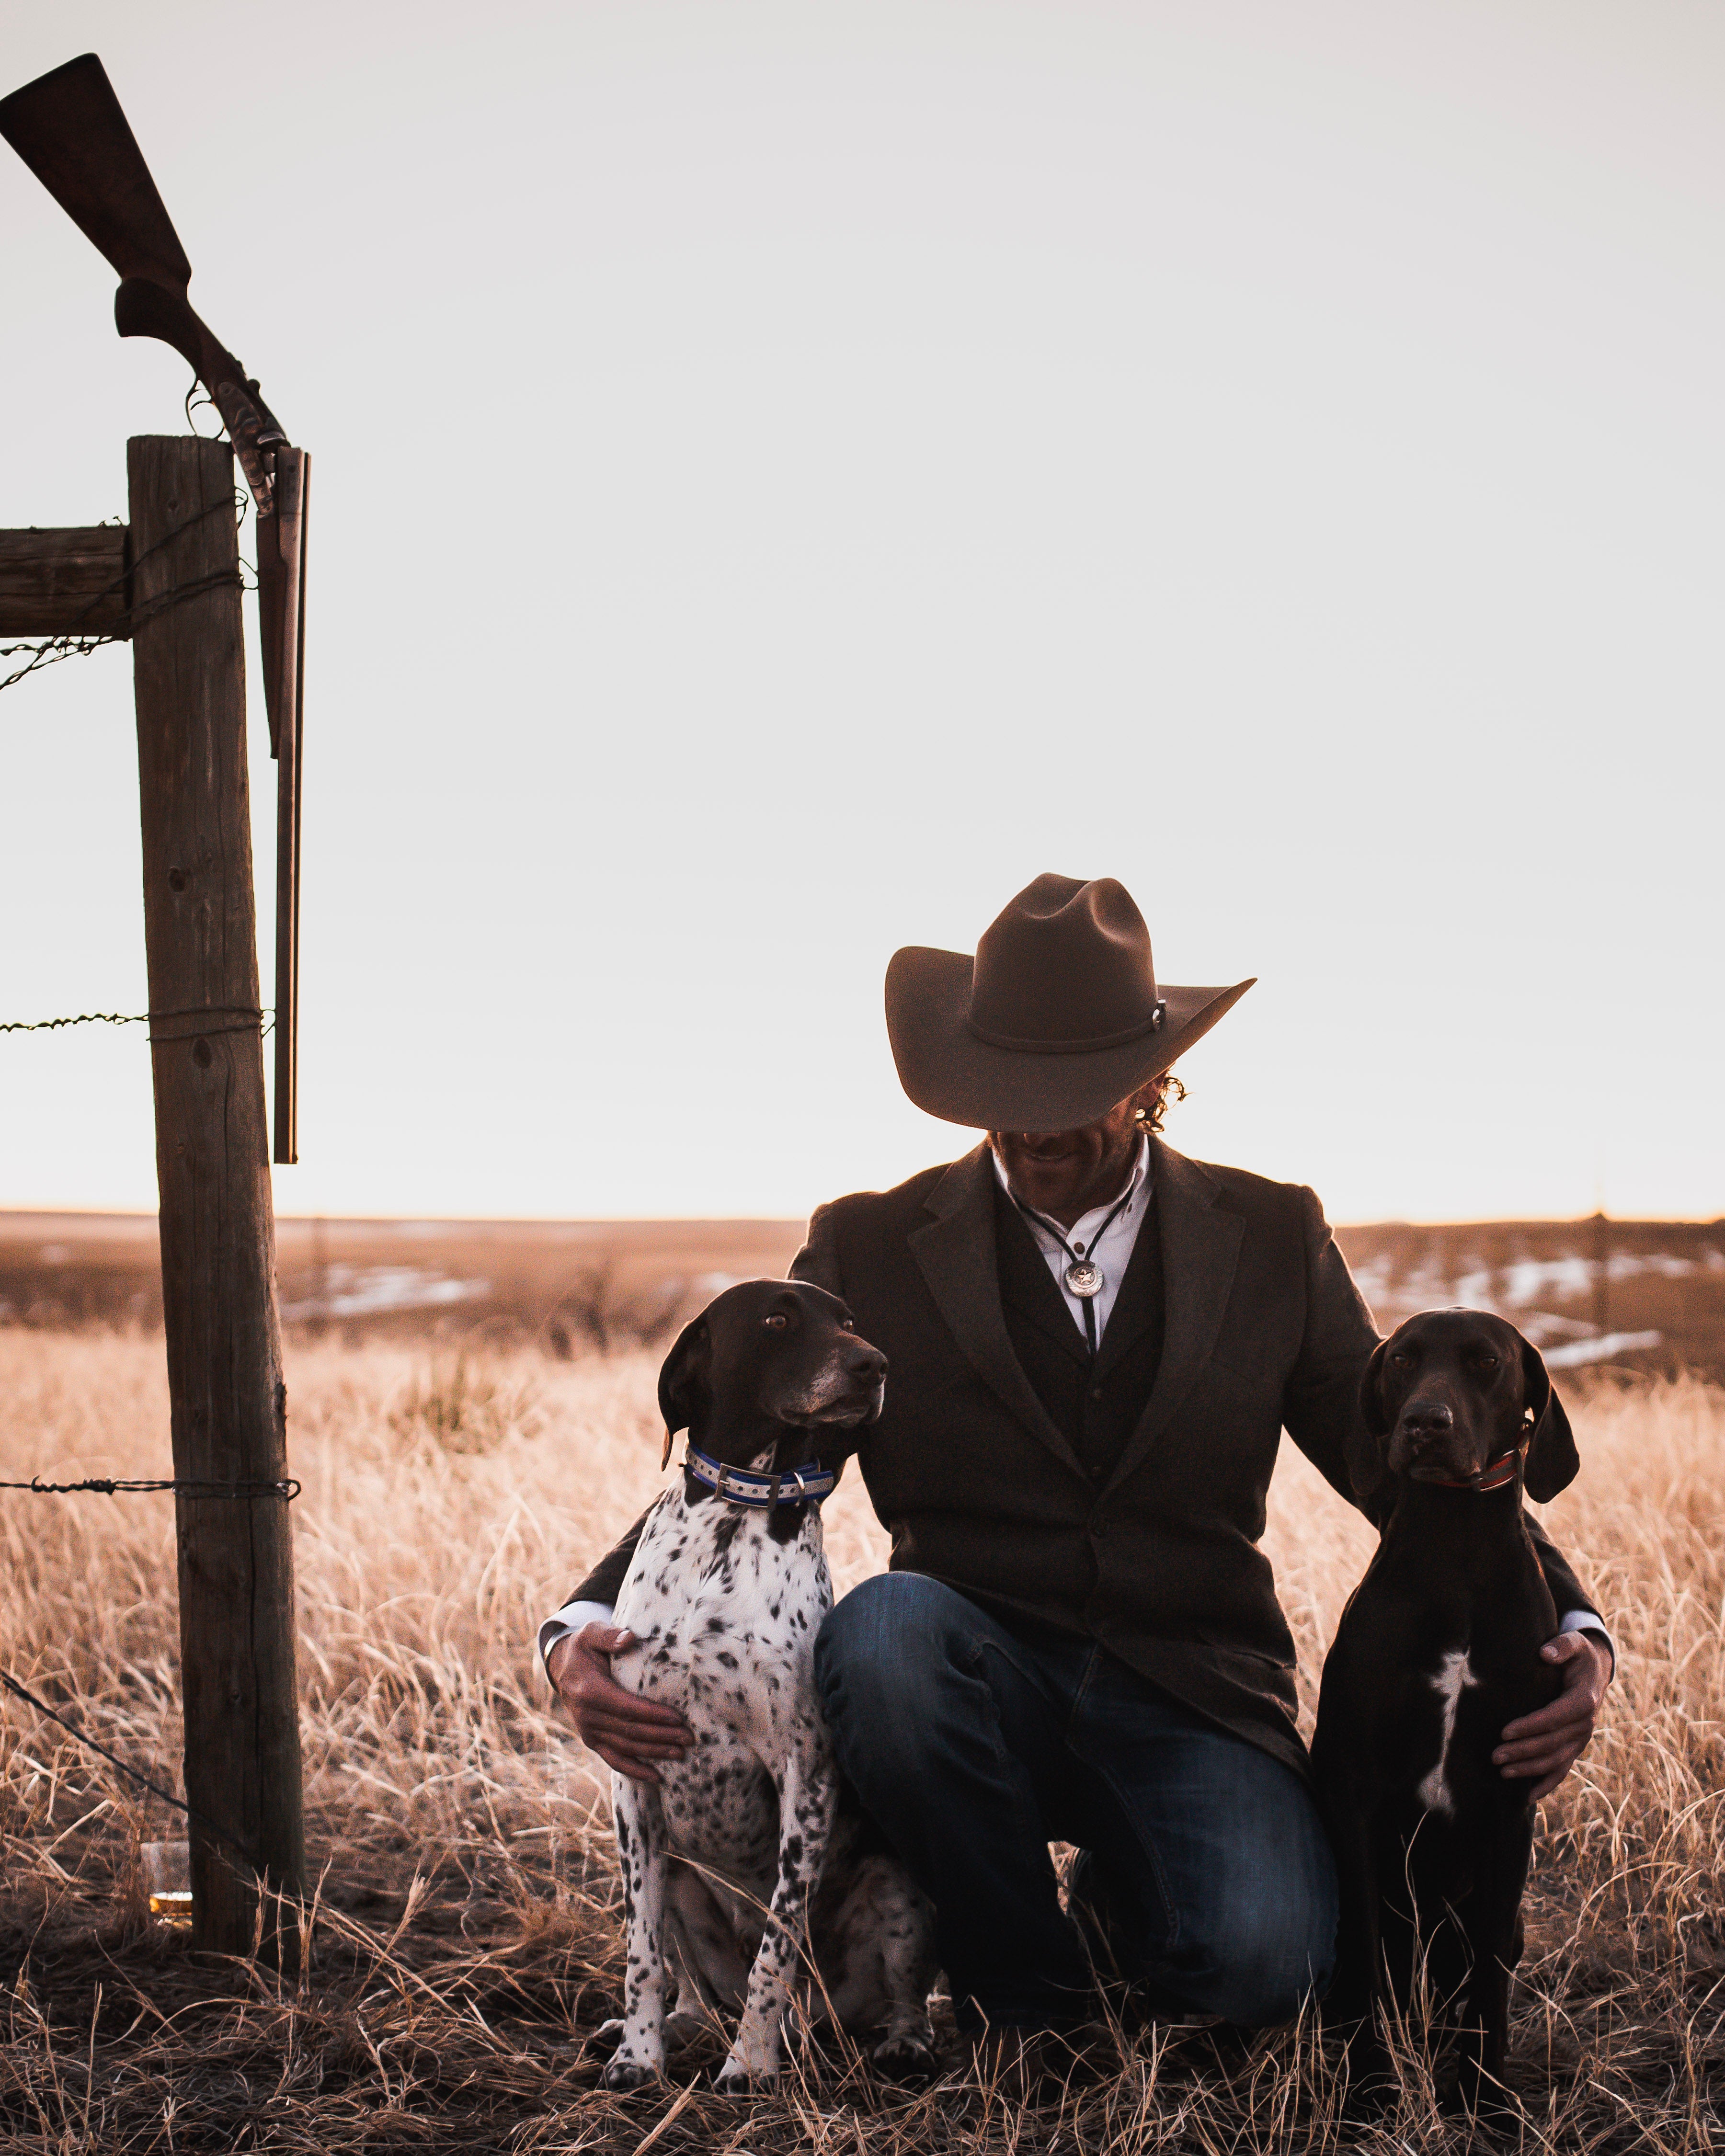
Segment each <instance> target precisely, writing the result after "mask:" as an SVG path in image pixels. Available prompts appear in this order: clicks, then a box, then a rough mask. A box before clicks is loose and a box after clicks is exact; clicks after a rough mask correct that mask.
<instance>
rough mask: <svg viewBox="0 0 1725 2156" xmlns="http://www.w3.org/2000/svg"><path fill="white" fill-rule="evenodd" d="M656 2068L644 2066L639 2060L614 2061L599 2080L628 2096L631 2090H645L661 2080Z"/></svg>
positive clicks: (609, 2087)
mask: <svg viewBox="0 0 1725 2156" xmlns="http://www.w3.org/2000/svg"><path fill="white" fill-rule="evenodd" d="M659 2077H660V2076H659V2070H658V2068H657V2067H656V2066H646V2065H644V2063H643V2062H642V2061H640V2060H639V2059H613V2060H612V2061H611V2063H610V2065H609V2066H607V2067H606V2069H605V2071H604V2072H603V2074H601V2075H600V2076H599V2079H600V2081H601V2082H603V2085H604V2086H605V2087H607V2088H608V2089H615V2090H617V2091H618V2092H620V2093H624V2094H626V2093H627V2092H629V2090H631V2089H644V2088H645V2087H648V2086H649V2084H650V2083H651V2082H656V2081H657V2080H658V2079H659Z"/></svg>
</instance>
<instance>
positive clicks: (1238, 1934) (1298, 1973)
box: [1190, 1875, 1337, 2029]
mask: <svg viewBox="0 0 1725 2156" xmlns="http://www.w3.org/2000/svg"><path fill="white" fill-rule="evenodd" d="M1336 1913H1337V1912H1336V1896H1335V1888H1334V1886H1333V1883H1332V1881H1331V1879H1330V1878H1329V1877H1328V1876H1322V1875H1321V1876H1317V1877H1313V1878H1311V1879H1309V1880H1307V1881H1304V1882H1301V1886H1296V1885H1294V1883H1293V1882H1291V1881H1282V1882H1281V1891H1279V1892H1268V1891H1260V1892H1256V1893H1254V1894H1250V1895H1248V1896H1245V1897H1241V1898H1240V1900H1238V1901H1236V1902H1234V1903H1233V1905H1232V1906H1231V1907H1222V1908H1219V1909H1217V1910H1216V1911H1215V1912H1214V1918H1213V1929H1212V1933H1211V1936H1209V1938H1198V1939H1194V1940H1192V1941H1191V1942H1190V1944H1191V1946H1192V1948H1194V1949H1195V1952H1194V1960H1195V1961H1196V1962H1197V1963H1199V1969H1198V1971H1197V1972H1196V1974H1197V1982H1196V1984H1195V1986H1194V1989H1195V1990H1196V1992H1197V1994H1198V1996H1197V1997H1196V1999H1194V2004H1196V2005H1199V2006H1201V2007H1202V2009H1203V2010H1204V2011H1205V2012H1206V2013H1209V2014H1219V2015H1221V2017H1222V2019H1223V2020H1224V2021H1232V2022H1235V2023H1236V2024H1237V2025H1239V2026H1240V2027H1241V2028H1245V2029H1274V2028H1278V2027H1280V2026H1281V2024H1282V2023H1284V2022H1286V2021H1292V2020H1295V2019H1296V2017H1297V2016H1298V2015H1299V2014H1300V2013H1301V2011H1302V2010H1304V2009H1305V2008H1306V2007H1307V2005H1311V2004H1313V2003H1315V2002H1316V2001H1317V1999H1322V1997H1323V1995H1324V1993H1325V1992H1326V1991H1327V1989H1329V1985H1330V1979H1331V1977H1332V1975H1333V1974H1334V1973H1335V1959H1336Z"/></svg>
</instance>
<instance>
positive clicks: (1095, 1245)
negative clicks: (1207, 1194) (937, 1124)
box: [988, 1137, 1156, 1346]
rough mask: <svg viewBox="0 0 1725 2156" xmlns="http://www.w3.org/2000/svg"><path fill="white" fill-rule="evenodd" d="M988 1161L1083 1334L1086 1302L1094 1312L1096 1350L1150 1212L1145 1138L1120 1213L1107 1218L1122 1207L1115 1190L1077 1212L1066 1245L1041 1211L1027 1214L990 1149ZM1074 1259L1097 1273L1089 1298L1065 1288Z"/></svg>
mask: <svg viewBox="0 0 1725 2156" xmlns="http://www.w3.org/2000/svg"><path fill="white" fill-rule="evenodd" d="M988 1158H990V1159H991V1160H992V1161H993V1163H994V1173H995V1176H996V1177H997V1178H998V1179H999V1184H1000V1188H1002V1189H1003V1190H1004V1192H1005V1193H1006V1194H1007V1196H1008V1197H1009V1198H1010V1199H1012V1201H1013V1203H1014V1204H1015V1205H1016V1206H1017V1207H1018V1209H1019V1218H1020V1219H1022V1220H1023V1222H1024V1225H1025V1226H1026V1227H1027V1228H1028V1229H1029V1230H1030V1233H1031V1234H1032V1235H1034V1237H1035V1239H1036V1247H1037V1249H1038V1250H1040V1251H1041V1253H1042V1255H1043V1257H1044V1259H1045V1261H1046V1263H1047V1265H1048V1270H1049V1271H1050V1273H1051V1274H1052V1275H1053V1276H1054V1284H1055V1286H1056V1287H1057V1288H1058V1289H1059V1290H1060V1300H1061V1301H1063V1302H1064V1303H1065V1306H1066V1307H1067V1309H1068V1310H1069V1311H1070V1312H1071V1313H1072V1322H1073V1323H1074V1324H1075V1325H1076V1327H1078V1330H1079V1331H1080V1332H1084V1306H1085V1303H1086V1301H1089V1303H1090V1306H1091V1309H1092V1310H1094V1311H1095V1312H1096V1341H1097V1344H1098V1345H1099V1346H1100V1344H1101V1338H1102V1335H1103V1334H1104V1333H1105V1332H1106V1331H1107V1329H1108V1320H1109V1317H1110V1316H1111V1314H1112V1312H1113V1309H1114V1302H1115V1298H1116V1297H1117V1296H1118V1295H1119V1293H1120V1283H1121V1281H1122V1278H1123V1277H1124V1276H1125V1273H1126V1269H1127V1265H1130V1264H1131V1262H1132V1251H1133V1250H1134V1249H1135V1248H1136V1247H1137V1240H1138V1230H1139V1229H1140V1228H1142V1226H1143V1224H1144V1221H1145V1218H1146V1216H1147V1214H1148V1213H1149V1210H1150V1201H1151V1199H1153V1197H1154V1196H1155V1194H1156V1193H1155V1186H1154V1185H1153V1183H1152V1181H1151V1178H1150V1141H1149V1139H1148V1138H1147V1137H1141V1138H1140V1139H1139V1140H1138V1157H1137V1161H1136V1162H1135V1163H1133V1166H1132V1175H1131V1178H1130V1180H1129V1182H1128V1183H1127V1188H1128V1189H1129V1190H1130V1192H1131V1195H1130V1196H1129V1197H1128V1198H1127V1201H1126V1204H1124V1205H1123V1206H1121V1209H1120V1210H1119V1212H1118V1213H1114V1217H1113V1219H1111V1220H1110V1219H1109V1218H1108V1216H1109V1214H1111V1213H1113V1212H1114V1208H1115V1207H1116V1206H1117V1205H1119V1204H1120V1193H1119V1192H1118V1191H1116V1192H1115V1193H1114V1195H1113V1196H1112V1197H1111V1199H1109V1200H1108V1203H1107V1204H1106V1205H1096V1206H1093V1207H1092V1208H1091V1210H1090V1211H1089V1212H1088V1213H1081V1214H1080V1215H1079V1216H1078V1219H1076V1221H1075V1222H1074V1223H1073V1224H1072V1226H1071V1227H1070V1228H1069V1229H1067V1230H1066V1240H1065V1243H1064V1244H1063V1243H1062V1242H1061V1240H1060V1227H1059V1224H1057V1223H1056V1222H1055V1221H1052V1220H1047V1219H1044V1218H1043V1216H1042V1214H1040V1213H1035V1212H1033V1211H1031V1210H1030V1209H1029V1207H1028V1206H1026V1205H1025V1204H1024V1202H1023V1200H1022V1199H1019V1196H1018V1194H1017V1193H1016V1192H1015V1191H1014V1188H1013V1187H1012V1185H1011V1183H1009V1182H1008V1181H1007V1179H1006V1169H1005V1167H1004V1164H1003V1163H1002V1162H1001V1158H1000V1156H999V1153H998V1152H995V1151H994V1149H993V1147H992V1146H991V1147H989V1148H988ZM1105 1222H1106V1226H1105V1225H1104V1223H1105ZM1098 1229H1100V1230H1101V1241H1100V1242H1098V1241H1097V1240H1096V1235H1097V1231H1098ZM1075 1257H1077V1258H1088V1259H1089V1260H1090V1261H1091V1264H1092V1265H1097V1266H1100V1267H1101V1275H1102V1285H1101V1287H1099V1288H1098V1289H1097V1290H1096V1293H1095V1294H1094V1295H1093V1296H1088V1297H1086V1296H1081V1295H1074V1294H1073V1292H1072V1291H1071V1289H1070V1288H1069V1287H1068V1286H1067V1285H1066V1271H1067V1268H1068V1267H1069V1266H1070V1265H1071V1262H1072V1260H1073V1259H1074V1258H1075ZM1086 1337H1088V1336H1086Z"/></svg>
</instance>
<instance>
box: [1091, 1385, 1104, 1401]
mask: <svg viewBox="0 0 1725 2156" xmlns="http://www.w3.org/2000/svg"><path fill="white" fill-rule="evenodd" d="M1090 1396H1091V1399H1093V1400H1099V1399H1101V1397H1102V1389H1101V1386H1100V1385H1092V1386H1091V1389H1090Z"/></svg>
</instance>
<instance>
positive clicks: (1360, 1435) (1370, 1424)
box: [1347, 1340, 1389, 1511]
mask: <svg viewBox="0 0 1725 2156" xmlns="http://www.w3.org/2000/svg"><path fill="white" fill-rule="evenodd" d="M1386 1347H1389V1342H1388V1341H1387V1340H1382V1341H1379V1342H1378V1346H1377V1347H1376V1348H1375V1349H1374V1350H1373V1355H1372V1359H1371V1361H1370V1362H1369V1363H1367V1365H1366V1367H1365V1371H1364V1373H1363V1376H1362V1377H1361V1378H1360V1381H1359V1408H1358V1412H1357V1414H1355V1416H1354V1419H1353V1429H1352V1430H1350V1431H1349V1432H1348V1447H1347V1450H1348V1479H1349V1480H1350V1481H1352V1483H1353V1494H1354V1496H1356V1497H1358V1500H1359V1501H1360V1502H1361V1504H1362V1505H1363V1506H1365V1507H1367V1509H1368V1511H1369V1510H1370V1509H1371V1505H1372V1500H1373V1498H1374V1497H1375V1496H1377V1494H1378V1491H1379V1490H1380V1489H1381V1488H1382V1487H1383V1484H1384V1475H1385V1472H1386V1470H1385V1467H1384V1439H1385V1438H1386V1437H1388V1436H1389V1418H1388V1416H1387V1415H1386V1414H1384V1349H1385V1348H1386Z"/></svg>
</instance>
